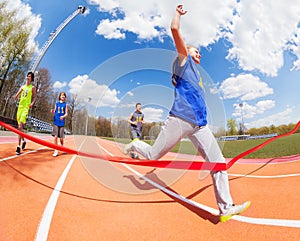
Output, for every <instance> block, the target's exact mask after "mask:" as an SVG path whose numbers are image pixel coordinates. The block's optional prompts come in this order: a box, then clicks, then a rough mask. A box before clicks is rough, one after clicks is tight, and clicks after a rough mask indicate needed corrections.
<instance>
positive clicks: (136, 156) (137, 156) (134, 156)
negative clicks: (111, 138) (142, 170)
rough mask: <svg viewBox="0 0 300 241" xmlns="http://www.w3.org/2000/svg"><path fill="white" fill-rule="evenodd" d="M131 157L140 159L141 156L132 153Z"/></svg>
mask: <svg viewBox="0 0 300 241" xmlns="http://www.w3.org/2000/svg"><path fill="white" fill-rule="evenodd" d="M130 157H131V158H132V159H140V157H139V155H138V154H135V153H134V152H133V151H131V152H130Z"/></svg>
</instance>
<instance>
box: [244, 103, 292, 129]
mask: <svg viewBox="0 0 300 241" xmlns="http://www.w3.org/2000/svg"><path fill="white" fill-rule="evenodd" d="M292 113H293V108H291V107H288V108H287V109H286V110H284V111H282V112H279V113H276V114H274V115H270V116H267V117H264V118H262V119H259V120H255V121H253V122H249V123H246V124H245V126H246V127H247V128H248V129H249V128H252V127H255V128H257V127H261V126H271V125H275V126H279V125H283V124H289V123H296V122H297V119H295V121H294V122H293V120H291V115H292Z"/></svg>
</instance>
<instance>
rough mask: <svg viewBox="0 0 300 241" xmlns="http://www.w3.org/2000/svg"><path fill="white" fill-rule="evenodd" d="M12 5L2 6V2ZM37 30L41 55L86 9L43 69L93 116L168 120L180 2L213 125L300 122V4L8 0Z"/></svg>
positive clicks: (298, 0) (34, 40) (290, 0)
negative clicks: (173, 27) (138, 106)
mask: <svg viewBox="0 0 300 241" xmlns="http://www.w3.org/2000/svg"><path fill="white" fill-rule="evenodd" d="M1 1H3V0H0V2H1ZM8 1H9V5H8V7H9V8H10V9H13V8H16V9H17V11H18V17H19V18H22V17H26V18H27V19H28V25H29V26H30V27H31V28H32V31H31V33H32V34H31V41H30V44H31V45H33V46H35V47H36V49H37V51H40V50H41V48H42V46H43V44H44V43H45V42H46V41H47V39H48V38H49V34H50V33H51V32H54V31H55V29H56V28H57V27H58V26H59V25H60V24H62V22H63V21H64V20H65V19H66V18H67V17H68V16H70V15H71V14H72V13H73V12H74V11H75V10H76V9H77V7H78V6H79V5H83V6H87V7H88V10H87V11H86V13H85V14H84V15H77V16H76V17H74V18H73V20H72V21H71V22H70V23H69V24H68V25H67V26H66V27H65V28H64V29H63V30H62V31H61V33H60V34H59V35H58V36H57V38H56V39H55V40H54V41H53V43H52V45H51V46H50V47H49V49H48V51H47V52H46V54H45V55H44V57H43V59H42V61H41V63H40V65H39V67H44V68H47V69H48V70H49V71H50V74H51V77H52V82H53V86H54V87H55V88H56V89H57V91H67V92H68V93H77V94H78V95H79V96H80V97H81V98H82V99H83V100H84V101H85V103H86V106H87V108H88V109H89V112H90V114H91V115H95V116H99V115H101V116H105V117H123V118H127V117H128V116H129V114H130V113H131V112H132V111H133V110H134V105H135V103H136V102H142V104H143V110H144V113H145V116H146V120H148V121H163V120H164V119H165V118H166V116H167V114H168V110H169V108H170V106H171V104H172V100H173V90H172V85H171V82H170V75H171V64H172V60H173V59H174V57H175V52H174V51H175V48H174V44H173V41H172V39H171V38H170V27H169V26H170V22H171V19H172V16H173V14H174V12H175V8H176V5H177V4H179V3H182V4H183V6H184V9H186V10H187V11H188V13H187V14H186V15H185V16H183V17H182V22H181V30H182V33H183V36H184V38H185V41H186V42H187V43H188V44H191V45H194V46H196V47H198V48H199V49H200V52H201V55H202V59H201V64H200V66H201V67H200V68H201V72H202V73H203V75H204V76H205V78H204V82H205V83H204V84H205V90H206V94H207V102H208V109H209V121H210V122H211V123H212V125H217V126H222V125H224V124H225V125H226V120H228V119H230V118H234V119H235V120H236V121H237V123H239V122H241V121H242V119H243V121H244V122H245V125H246V127H248V128H250V127H260V126H264V125H267V126H269V125H271V124H274V125H279V124H289V123H296V122H298V121H299V120H300V99H299V97H298V92H299V89H300V0H286V1H282V0H273V1H268V0H238V1H236V0H235V1H234V0H214V1H210V0H202V1H198V0H182V1H180V2H179V1H174V0H164V1H160V0H147V1H140V0H130V1H125V0H87V1H84V0H79V1H61V0H51V1H40V0H8Z"/></svg>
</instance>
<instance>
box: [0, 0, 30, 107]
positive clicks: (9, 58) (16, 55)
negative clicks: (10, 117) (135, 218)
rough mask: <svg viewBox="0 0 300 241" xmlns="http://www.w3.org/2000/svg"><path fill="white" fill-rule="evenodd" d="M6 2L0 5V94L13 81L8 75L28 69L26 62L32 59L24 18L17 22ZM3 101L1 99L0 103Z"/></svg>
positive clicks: (27, 29) (14, 13) (13, 12)
mask: <svg viewBox="0 0 300 241" xmlns="http://www.w3.org/2000/svg"><path fill="white" fill-rule="evenodd" d="M6 5H7V2H6V1H3V2H1V3H0V63H1V68H0V94H1V97H2V90H3V87H4V85H5V84H6V82H7V81H13V79H12V78H10V73H12V72H13V71H16V70H19V71H20V72H24V76H23V79H24V77H25V72H26V71H25V70H26V69H28V66H29V62H28V60H29V59H30V58H31V57H32V54H33V50H32V49H30V48H29V47H28V46H29V45H28V43H29V34H30V32H31V29H30V28H28V27H25V26H28V25H27V24H26V21H27V20H26V18H24V19H21V20H18V19H17V18H16V11H8V10H7V8H6ZM2 100H3V99H2V98H1V101H2Z"/></svg>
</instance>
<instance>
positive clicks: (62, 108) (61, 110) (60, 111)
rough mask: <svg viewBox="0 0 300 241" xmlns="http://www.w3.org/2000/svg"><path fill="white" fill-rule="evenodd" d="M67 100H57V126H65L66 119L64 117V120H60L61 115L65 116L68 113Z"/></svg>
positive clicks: (55, 119) (55, 123) (55, 116)
mask: <svg viewBox="0 0 300 241" xmlns="http://www.w3.org/2000/svg"><path fill="white" fill-rule="evenodd" d="M66 105H67V103H66V102H63V103H61V102H59V101H57V102H56V108H55V112H54V121H53V123H54V125H56V126H65V119H63V120H62V121H61V120H60V117H61V116H63V115H64V114H66Z"/></svg>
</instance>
